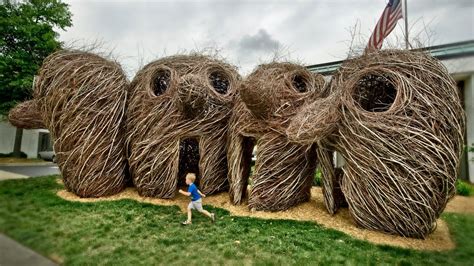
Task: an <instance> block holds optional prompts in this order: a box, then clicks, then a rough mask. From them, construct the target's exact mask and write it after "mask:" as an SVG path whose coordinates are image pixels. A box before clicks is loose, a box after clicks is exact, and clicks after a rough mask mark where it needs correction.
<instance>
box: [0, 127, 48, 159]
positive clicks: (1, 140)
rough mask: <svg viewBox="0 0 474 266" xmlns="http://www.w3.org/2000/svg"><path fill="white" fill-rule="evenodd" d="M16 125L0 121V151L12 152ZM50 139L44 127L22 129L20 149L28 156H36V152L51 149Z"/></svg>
mask: <svg viewBox="0 0 474 266" xmlns="http://www.w3.org/2000/svg"><path fill="white" fill-rule="evenodd" d="M15 135H16V127H14V126H12V125H11V124H10V123H9V122H8V121H6V120H4V121H0V153H5V154H7V153H11V152H13V146H14V145H15ZM52 149H53V148H52V145H51V139H50V134H49V131H48V130H46V129H24V130H23V137H22V140H21V151H22V152H24V153H26V155H27V156H28V158H38V152H40V151H51V150H52Z"/></svg>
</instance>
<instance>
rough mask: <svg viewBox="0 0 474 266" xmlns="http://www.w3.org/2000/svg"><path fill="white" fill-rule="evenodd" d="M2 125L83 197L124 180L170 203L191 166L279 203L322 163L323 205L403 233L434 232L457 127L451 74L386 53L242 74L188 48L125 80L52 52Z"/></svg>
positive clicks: (450, 178) (297, 194) (283, 205)
mask: <svg viewBox="0 0 474 266" xmlns="http://www.w3.org/2000/svg"><path fill="white" fill-rule="evenodd" d="M9 120H10V121H11V123H12V124H14V125H16V126H17V127H22V128H42V127H46V128H48V129H49V130H50V132H51V134H52V136H53V138H54V149H55V151H56V155H57V156H56V158H57V161H58V165H59V168H60V170H61V173H62V176H63V179H64V183H65V186H66V188H67V189H68V190H70V191H72V192H74V193H76V194H77V195H79V196H81V197H101V196H105V195H111V194H115V193H117V192H119V191H120V190H122V189H123V188H124V187H125V186H126V185H127V184H130V183H132V182H133V185H134V186H136V188H137V190H138V192H139V193H140V194H141V195H144V196H151V197H160V198H172V197H173V196H174V195H175V193H176V190H177V187H178V186H179V185H180V181H179V180H180V179H182V177H183V176H184V175H185V174H186V173H188V172H194V173H196V174H197V175H198V182H199V185H200V189H201V190H202V191H203V192H204V193H216V192H220V191H226V190H229V196H230V199H231V201H232V202H233V203H234V204H243V203H246V202H247V203H248V205H249V207H250V208H252V209H256V210H269V211H278V210H285V209H288V208H290V207H292V206H295V205H297V204H299V203H301V202H304V201H307V200H308V199H309V197H310V187H311V184H312V178H313V175H314V171H315V168H316V166H317V165H318V164H319V166H320V168H321V171H322V176H323V180H322V181H323V182H322V183H323V193H324V199H325V205H326V207H327V209H328V212H329V213H331V214H333V213H335V212H336V211H337V209H338V208H340V207H343V206H344V205H346V204H347V205H348V206H349V210H350V213H351V215H352V216H353V218H354V220H355V221H356V223H357V224H359V225H360V226H362V227H364V228H368V229H373V230H379V231H384V232H388V233H393V234H399V235H403V236H410V237H425V236H426V235H428V234H429V233H430V232H432V231H433V230H434V229H435V227H436V219H437V218H438V217H439V215H440V214H441V212H442V211H443V210H444V208H445V206H446V203H447V201H448V200H449V199H450V198H451V197H452V196H453V195H454V194H455V181H456V176H457V170H458V166H459V158H460V155H461V152H462V148H463V143H464V142H463V137H464V136H463V134H464V130H465V125H464V114H463V109H462V107H461V104H460V99H459V96H458V90H457V87H456V85H455V83H454V81H453V80H452V78H451V77H450V76H449V74H448V72H447V71H446V69H445V68H444V67H443V66H442V65H441V64H440V63H439V62H438V61H437V60H436V59H434V58H432V57H431V56H429V55H427V54H425V53H422V52H410V51H394V50H387V51H381V52H374V53H370V54H367V55H363V56H361V57H358V58H353V59H349V60H347V61H346V62H344V63H343V65H342V67H341V68H340V69H339V70H338V71H337V73H336V74H335V75H334V76H333V77H332V79H331V80H330V82H328V83H325V82H324V79H323V78H322V76H320V75H317V74H312V73H310V72H308V71H307V70H306V69H305V68H304V67H302V66H299V65H296V64H290V63H271V64H265V65H260V66H259V67H257V68H256V69H255V71H254V72H253V73H252V74H250V75H249V76H248V77H247V78H246V79H245V80H241V78H240V76H239V75H238V73H237V71H236V68H235V67H233V66H230V65H228V64H226V63H224V62H222V61H220V60H217V59H214V58H210V57H207V56H203V55H196V54H195V55H181V56H172V57H166V58H162V59H159V60H157V61H154V62H152V63H150V64H148V65H146V66H145V67H144V68H143V69H142V70H140V71H139V72H138V73H137V74H136V76H135V78H134V79H133V80H132V82H128V81H127V79H126V77H125V75H124V73H123V71H122V69H121V67H120V65H118V64H117V63H115V62H114V61H111V60H107V59H104V58H102V57H100V56H98V55H95V54H92V53H87V52H80V51H60V52H57V53H54V54H52V55H51V56H49V57H48V58H47V59H46V60H45V61H44V63H43V66H42V67H41V69H40V71H39V74H38V76H37V78H36V80H35V91H34V99H32V100H30V101H27V102H25V103H21V104H19V105H18V106H17V107H16V108H14V109H13V110H11V112H10V114H9ZM254 146H256V147H257V153H256V162H255V170H254V173H253V175H250V168H251V161H252V149H253V147H254ZM334 151H338V152H339V153H340V154H341V155H342V156H343V157H344V159H345V161H346V163H345V165H344V166H343V167H342V169H340V168H335V167H334V162H333V154H334ZM247 191H250V193H249V194H248V195H247Z"/></svg>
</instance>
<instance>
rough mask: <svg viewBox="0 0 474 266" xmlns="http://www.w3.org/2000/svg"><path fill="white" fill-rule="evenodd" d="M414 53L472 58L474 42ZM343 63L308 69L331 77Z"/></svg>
mask: <svg viewBox="0 0 474 266" xmlns="http://www.w3.org/2000/svg"><path fill="white" fill-rule="evenodd" d="M413 51H427V52H429V53H430V54H431V55H432V56H433V57H435V58H437V59H439V60H444V59H451V58H458V57H464V56H470V55H474V40H469V41H464V42H455V43H448V44H442V45H436V46H430V47H425V48H421V49H413ZM343 61H344V60H339V61H333V62H328V63H323V64H316V65H310V66H306V67H307V68H308V70H309V71H311V72H316V73H320V74H322V75H331V74H332V73H333V72H334V71H336V70H337V69H338V68H339V67H340V66H341V64H342V62H343Z"/></svg>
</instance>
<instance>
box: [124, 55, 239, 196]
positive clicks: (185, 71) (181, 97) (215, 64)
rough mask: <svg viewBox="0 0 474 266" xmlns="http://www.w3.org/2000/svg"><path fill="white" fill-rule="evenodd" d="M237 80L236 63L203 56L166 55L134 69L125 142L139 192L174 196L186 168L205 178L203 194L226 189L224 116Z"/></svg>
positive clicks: (231, 102) (226, 113) (228, 107)
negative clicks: (230, 63)
mask: <svg viewBox="0 0 474 266" xmlns="http://www.w3.org/2000/svg"><path fill="white" fill-rule="evenodd" d="M239 83H240V77H239V75H238V73H237V71H236V69H235V68H234V67H232V66H230V65H228V64H226V63H224V62H222V61H219V60H216V59H213V58H210V57H207V56H202V55H182V56H171V57H166V58H163V59H160V60H157V61H154V62H152V63H150V64H148V65H146V66H145V67H144V68H143V69H142V70H140V71H139V72H138V73H137V75H136V76H135V78H134V80H133V81H132V83H131V86H130V92H129V93H130V96H129V102H128V109H127V138H128V141H127V143H128V154H129V163H130V169H131V173H132V177H133V179H134V182H135V185H136V186H137V188H138V190H139V192H140V193H141V194H144V195H150V196H158V197H164V198H167V197H172V196H173V195H174V193H175V188H176V185H177V182H178V179H180V180H181V179H182V177H184V175H185V174H186V172H189V171H191V172H195V173H196V172H198V173H196V174H198V177H199V176H200V174H202V176H205V180H199V178H198V181H202V182H201V183H200V185H201V188H202V189H203V192H204V191H205V193H210V192H215V191H219V190H222V189H225V188H226V182H227V181H226V172H227V168H226V161H225V140H226V131H227V120H228V118H229V117H230V114H231V110H232V106H233V100H234V95H235V91H236V89H237V87H238V85H239ZM211 139H213V140H212V141H211ZM180 145H181V149H180ZM180 150H181V151H180ZM221 153H223V154H224V156H220V158H213V157H214V156H217V155H218V154H221ZM211 158H212V159H211ZM178 165H180V166H179V167H178ZM189 168H192V169H189ZM178 169H179V173H178ZM205 173H207V174H205ZM178 175H179V177H178Z"/></svg>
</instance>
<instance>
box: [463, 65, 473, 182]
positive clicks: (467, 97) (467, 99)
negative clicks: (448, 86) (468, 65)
mask: <svg viewBox="0 0 474 266" xmlns="http://www.w3.org/2000/svg"><path fill="white" fill-rule="evenodd" d="M464 106H465V112H466V129H467V130H466V143H467V145H469V146H474V74H471V76H470V77H469V78H467V79H466V81H465V83H464ZM467 158H468V162H467V165H468V167H467V168H468V173H467V174H468V178H469V181H470V182H471V183H474V152H469V153H468V154H467Z"/></svg>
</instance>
